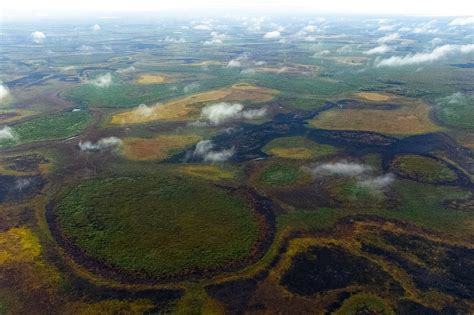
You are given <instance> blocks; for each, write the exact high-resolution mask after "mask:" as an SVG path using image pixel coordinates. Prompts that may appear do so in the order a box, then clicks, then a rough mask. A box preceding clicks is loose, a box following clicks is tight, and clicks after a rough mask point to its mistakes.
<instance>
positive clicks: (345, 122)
mask: <svg viewBox="0 0 474 315" xmlns="http://www.w3.org/2000/svg"><path fill="white" fill-rule="evenodd" d="M429 113H430V107H429V106H428V105H427V104H426V103H424V102H422V101H417V100H410V101H408V102H406V101H405V103H404V104H403V106H401V107H399V108H397V109H377V108H368V109H352V108H349V109H341V108H337V109H331V110H328V111H325V112H323V113H321V114H320V115H318V116H317V117H315V118H314V119H312V120H310V121H309V122H308V123H309V126H311V127H314V128H321V129H329V130H356V131H375V132H380V133H385V134H394V135H413V134H423V133H428V132H435V131H439V130H441V128H440V127H438V126H436V125H435V124H434V123H433V122H432V121H431V120H430V118H429Z"/></svg>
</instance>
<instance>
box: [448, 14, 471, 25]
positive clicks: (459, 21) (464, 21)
mask: <svg viewBox="0 0 474 315" xmlns="http://www.w3.org/2000/svg"><path fill="white" fill-rule="evenodd" d="M471 24H474V16H464V17H458V18H455V19H454V20H452V21H451V22H450V23H449V25H451V26H464V25H471Z"/></svg>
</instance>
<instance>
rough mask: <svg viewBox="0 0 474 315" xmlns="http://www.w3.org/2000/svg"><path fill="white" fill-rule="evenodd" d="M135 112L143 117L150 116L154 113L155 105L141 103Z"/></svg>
mask: <svg viewBox="0 0 474 315" xmlns="http://www.w3.org/2000/svg"><path fill="white" fill-rule="evenodd" d="M134 113H135V114H136V115H139V116H142V117H148V116H150V115H151V114H153V107H150V106H147V105H146V104H140V105H138V107H137V109H135V110H134Z"/></svg>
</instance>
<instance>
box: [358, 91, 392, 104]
mask: <svg viewBox="0 0 474 315" xmlns="http://www.w3.org/2000/svg"><path fill="white" fill-rule="evenodd" d="M355 96H356V97H359V98H362V99H365V100H368V101H372V102H386V101H390V100H392V99H393V96H390V95H387V94H382V93H377V92H359V93H355Z"/></svg>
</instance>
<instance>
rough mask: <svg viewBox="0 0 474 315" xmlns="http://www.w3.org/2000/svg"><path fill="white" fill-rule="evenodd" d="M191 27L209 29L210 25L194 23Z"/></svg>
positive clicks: (201, 29)
mask: <svg viewBox="0 0 474 315" xmlns="http://www.w3.org/2000/svg"><path fill="white" fill-rule="evenodd" d="M193 28H194V29H195V30H198V31H210V30H211V27H210V26H209V25H207V24H198V25H194V26H193Z"/></svg>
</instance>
